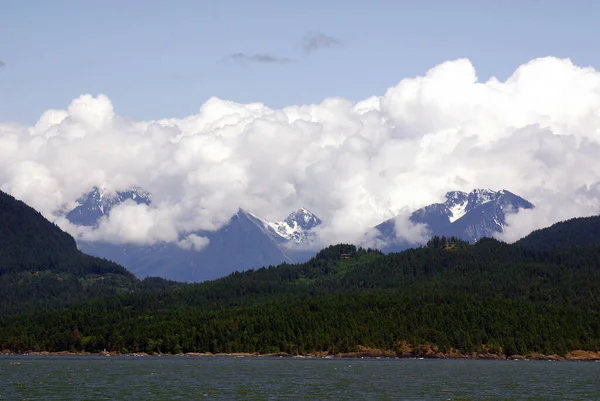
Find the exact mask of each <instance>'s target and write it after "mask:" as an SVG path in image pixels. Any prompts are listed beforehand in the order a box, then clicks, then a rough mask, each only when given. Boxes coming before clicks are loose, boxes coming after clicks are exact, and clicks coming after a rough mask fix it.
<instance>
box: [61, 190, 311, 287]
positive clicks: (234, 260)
mask: <svg viewBox="0 0 600 401" xmlns="http://www.w3.org/2000/svg"><path fill="white" fill-rule="evenodd" d="M127 200H132V201H134V202H137V203H138V204H141V203H144V204H147V205H149V204H151V202H152V197H151V195H150V194H149V193H148V192H147V191H144V190H143V189H141V188H137V187H136V188H130V189H128V190H126V191H112V192H110V191H108V190H107V189H106V188H102V187H100V188H98V187H96V188H94V189H93V190H92V191H91V192H89V193H87V194H85V195H83V196H82V197H81V198H79V200H78V205H77V207H75V208H74V209H73V210H72V211H70V212H69V213H67V215H66V217H67V218H68V219H69V221H70V222H71V223H73V224H77V225H86V226H95V225H97V224H98V220H99V219H100V218H102V217H103V216H108V215H109V214H110V211H111V209H112V208H114V207H115V206H116V205H118V204H119V203H121V202H125V201H127ZM320 223H321V220H320V219H319V218H318V217H317V216H315V215H314V214H312V213H311V212H309V211H308V210H306V209H304V208H302V209H299V210H297V211H295V212H293V213H292V214H290V215H289V217H288V218H287V219H285V220H284V221H281V222H274V223H272V222H268V221H266V220H264V219H261V218H260V217H258V216H256V215H254V214H252V213H250V212H247V211H245V210H242V209H240V210H238V212H237V213H236V214H235V215H233V216H232V217H231V219H230V220H229V222H227V224H225V225H224V226H223V227H221V228H220V229H218V230H216V231H196V232H193V233H181V234H180V237H181V238H180V240H183V239H185V238H186V237H188V236H189V235H190V234H194V235H195V236H197V237H202V238H206V239H208V245H207V246H206V247H205V248H203V249H202V250H201V251H194V250H190V249H183V248H182V247H180V246H178V245H177V244H174V243H156V244H153V245H149V246H141V245H134V244H120V245H119V244H111V243H107V242H82V241H79V243H78V245H79V247H80V249H81V250H82V251H84V252H85V253H88V254H91V255H94V256H99V257H103V258H106V259H109V260H113V261H115V262H117V263H120V264H122V265H123V266H125V267H126V268H127V269H129V270H130V271H132V272H133V273H134V274H136V275H137V276H138V277H146V276H160V277H165V278H169V279H173V280H179V281H189V282H191V281H203V280H208V279H214V278H218V277H222V276H225V275H227V274H229V273H231V272H233V271H236V270H247V269H250V268H257V267H262V266H268V265H277V264H280V263H283V262H290V263H291V262H301V261H304V260H307V259H308V258H310V257H311V256H312V254H313V252H310V251H307V250H306V249H304V248H302V249H295V247H294V246H289V245H298V244H306V243H308V242H309V241H310V238H311V231H310V230H311V229H312V228H314V227H315V226H317V225H318V224H320Z"/></svg>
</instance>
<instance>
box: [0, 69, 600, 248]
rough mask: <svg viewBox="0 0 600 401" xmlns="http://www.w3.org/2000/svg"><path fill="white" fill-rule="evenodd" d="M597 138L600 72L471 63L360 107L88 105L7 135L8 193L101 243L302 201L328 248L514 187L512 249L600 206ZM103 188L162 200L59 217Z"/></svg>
mask: <svg viewBox="0 0 600 401" xmlns="http://www.w3.org/2000/svg"><path fill="white" fill-rule="evenodd" d="M599 141H600V72H597V71H595V70H593V69H591V68H580V67H577V66H574V65H573V64H572V63H571V62H570V61H569V60H561V59H556V58H542V59H536V60H533V61H531V62H529V63H527V64H524V65H522V66H520V67H519V68H517V70H516V71H515V73H514V74H513V75H512V76H511V77H509V78H508V79H507V80H506V81H505V82H500V81H498V80H497V79H495V78H492V79H490V80H488V81H487V82H480V81H478V79H477V75H476V71H475V69H474V67H473V65H472V64H471V63H470V62H469V61H468V60H466V59H460V60H455V61H448V62H445V63H443V64H440V65H438V66H436V67H434V68H432V69H431V70H430V71H428V72H427V73H426V74H425V75H424V76H421V77H416V78H406V79H403V80H401V81H400V82H399V83H398V84H397V85H395V86H393V87H391V88H390V89H388V90H387V91H386V93H385V94H383V96H373V97H370V98H368V99H365V100H364V101H361V102H358V103H356V104H354V103H352V102H350V101H348V100H345V99H340V98H331V99H326V100H324V101H323V102H322V103H321V104H315V105H302V106H292V107H287V108H285V109H282V110H273V109H269V108H268V107H266V106H264V105H263V104H260V103H253V104H246V105H244V104H237V103H233V102H229V101H225V100H221V99H217V98H212V99H210V100H208V101H207V102H206V103H205V104H203V105H202V106H201V107H200V110H199V112H198V114H195V115H192V116H189V117H186V118H183V119H165V120H160V121H130V120H127V119H124V118H122V117H120V116H119V115H118V110H117V111H115V110H114V108H113V105H112V103H111V102H110V100H109V99H108V98H107V97H106V96H102V95H99V96H96V97H94V96H90V95H83V96H81V97H79V98H77V99H75V100H74V101H73V102H72V103H71V105H69V106H68V107H67V108H66V109H65V110H49V111H47V112H46V113H44V114H43V115H42V116H41V118H40V120H39V122H38V123H37V124H36V125H35V126H33V127H26V126H18V125H15V124H0V189H2V190H4V191H6V192H9V193H10V194H12V195H14V196H16V197H17V198H20V199H22V200H24V201H25V202H27V203H28V204H30V205H32V206H33V207H35V208H37V209H38V210H40V211H41V212H42V213H43V214H44V215H45V216H47V217H49V218H50V219H52V220H55V221H56V222H57V223H59V224H60V225H61V226H62V227H65V228H66V229H68V230H69V231H70V232H72V233H74V234H75V235H77V236H79V237H81V238H86V239H90V240H98V239H104V240H110V241H113V242H136V243H151V242H154V241H171V242H175V243H177V242H178V241H180V237H179V235H178V233H181V232H192V231H194V230H203V229H204V230H211V229H216V228H218V227H219V226H220V225H222V224H223V223H224V222H226V221H227V220H228V219H229V217H230V216H231V215H233V214H234V213H235V212H236V211H237V209H238V208H239V207H242V208H244V209H245V210H250V211H252V212H254V213H256V214H257V215H260V216H264V217H265V218H267V219H272V220H275V219H281V218H282V217H285V216H286V215H287V214H288V213H289V212H290V211H291V210H293V209H295V208H297V207H299V206H305V207H307V208H309V209H310V210H312V211H314V212H315V213H316V214H317V215H319V217H321V218H322V219H323V221H324V225H323V227H321V228H320V229H319V234H320V236H321V240H322V243H328V242H339V241H352V240H353V239H355V238H356V237H357V236H360V235H362V233H364V232H365V231H366V230H367V229H368V228H370V227H372V226H374V225H376V224H377V223H380V222H381V221H383V220H385V219H388V218H391V217H393V216H395V215H397V214H398V213H400V212H401V211H402V210H404V208H407V209H406V210H414V209H416V208H418V207H421V206H423V205H425V204H429V203H432V202H439V201H442V200H443V196H444V193H445V192H446V191H449V190H456V189H459V190H470V189H472V188H475V187H489V188H495V189H502V188H505V189H508V190H510V191H512V192H514V193H516V194H518V195H521V196H523V197H525V198H526V199H528V200H530V201H532V202H533V203H534V204H536V206H537V208H536V209H535V210H533V211H528V212H524V213H520V214H519V218H518V219H516V218H512V217H511V218H509V225H510V226H509V229H508V231H507V233H506V234H505V235H506V238H507V239H514V238H517V237H518V236H520V235H523V234H524V233H527V232H528V231H529V230H531V229H533V228H538V227H539V226H541V225H547V224H550V223H552V222H554V221H557V220H562V219H565V218H569V217H574V216H580V215H589V214H593V213H598V212H599V211H600V210H599V209H600V205H599V204H598V200H599V199H600V193H599V191H596V190H595V189H594V188H596V185H597V184H598V183H599V182H600V161H599V160H598V158H597V155H598V154H599V150H600V142H599ZM103 182H109V183H110V185H111V186H112V187H113V188H115V189H122V188H126V187H129V186H132V185H139V186H141V187H143V188H144V189H146V190H148V191H150V192H151V193H152V194H153V205H152V206H151V207H147V206H139V205H134V204H124V205H121V206H119V207H117V208H115V209H114V211H113V213H112V214H111V216H110V218H108V219H105V220H103V221H101V223H100V225H99V228H98V229H97V230H94V231H90V230H89V229H81V228H79V229H78V228H75V227H72V226H69V225H68V224H67V223H66V222H65V221H64V219H61V218H60V217H59V216H58V213H57V212H58V211H59V210H60V209H61V207H63V205H65V204H68V203H71V202H73V201H74V200H75V199H77V198H78V197H79V196H80V195H81V193H83V192H86V191H89V189H90V188H91V187H93V186H94V185H98V184H100V183H103ZM582 188H583V189H582ZM403 235H405V236H406V237H407V238H409V239H412V240H420V239H421V237H422V235H423V233H422V231H421V230H419V229H416V228H413V229H410V230H407V231H406V232H405V233H404V234H403ZM184 241H185V240H184ZM190 241H192V242H191V243H194V242H193V240H192V239H190Z"/></svg>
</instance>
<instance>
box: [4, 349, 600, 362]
mask: <svg viewBox="0 0 600 401" xmlns="http://www.w3.org/2000/svg"><path fill="white" fill-rule="evenodd" d="M2 356H92V357H98V356H105V357H107V356H116V357H122V356H126V357H138V358H139V357H180V358H182V357H183V358H294V359H419V360H423V359H453V360H460V359H462V360H497V361H552V362H600V352H593V351H583V350H575V351H571V352H569V353H567V354H566V355H565V356H559V355H544V354H536V353H533V354H526V355H511V356H509V357H507V356H505V355H498V354H490V353H476V352H474V353H471V354H461V353H448V354H443V353H441V352H438V353H414V354H413V353H403V354H400V355H398V354H397V353H395V352H392V351H380V350H369V351H358V352H347V353H338V354H327V353H314V354H298V355H292V354H288V353H285V352H277V353H271V354H260V353H257V352H233V353H217V354H212V353H210V352H205V353H201V352H188V353H185V354H184V353H180V354H163V353H152V354H147V353H145V352H134V353H118V352H109V351H103V352H69V351H59V352H48V351H31V352H12V351H8V350H4V351H3V352H1V353H0V358H1V357H2Z"/></svg>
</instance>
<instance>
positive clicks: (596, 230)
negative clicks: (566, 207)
mask: <svg viewBox="0 0 600 401" xmlns="http://www.w3.org/2000/svg"><path fill="white" fill-rule="evenodd" d="M516 244H518V245H521V246H523V247H526V248H533V249H547V250H552V249H555V248H562V247H568V246H594V247H595V246H600V216H592V217H580V218H574V219H570V220H567V221H562V222H559V223H556V224H554V225H552V226H550V227H548V228H544V229H541V230H535V231H534V232H532V233H531V234H529V235H528V236H526V237H524V238H521V239H520V240H519V241H517V242H516Z"/></svg>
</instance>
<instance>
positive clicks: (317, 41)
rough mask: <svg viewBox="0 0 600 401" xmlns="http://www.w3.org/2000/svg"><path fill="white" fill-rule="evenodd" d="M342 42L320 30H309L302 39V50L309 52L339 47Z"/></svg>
mask: <svg viewBox="0 0 600 401" xmlns="http://www.w3.org/2000/svg"><path fill="white" fill-rule="evenodd" d="M340 46H342V42H341V41H340V40H339V39H336V38H334V37H333V36H329V35H325V34H324V33H322V32H311V33H309V34H308V35H306V36H305V38H304V40H303V41H302V50H303V51H304V53H306V54H309V53H313V52H315V51H318V50H323V49H330V48H332V47H340Z"/></svg>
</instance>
